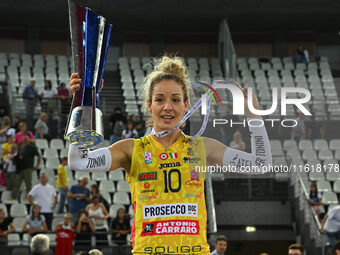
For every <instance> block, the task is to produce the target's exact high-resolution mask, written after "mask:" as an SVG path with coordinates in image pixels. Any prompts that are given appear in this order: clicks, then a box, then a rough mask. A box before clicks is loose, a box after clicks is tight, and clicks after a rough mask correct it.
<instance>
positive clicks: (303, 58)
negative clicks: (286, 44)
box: [294, 45, 309, 64]
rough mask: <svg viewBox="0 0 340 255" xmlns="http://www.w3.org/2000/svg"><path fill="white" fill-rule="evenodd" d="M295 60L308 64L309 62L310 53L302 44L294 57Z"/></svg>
mask: <svg viewBox="0 0 340 255" xmlns="http://www.w3.org/2000/svg"><path fill="white" fill-rule="evenodd" d="M294 62H295V64H296V63H305V64H307V63H308V62H309V54H308V51H307V50H305V49H304V48H303V46H302V45H300V46H299V47H298V48H297V50H296V55H295V58H294Z"/></svg>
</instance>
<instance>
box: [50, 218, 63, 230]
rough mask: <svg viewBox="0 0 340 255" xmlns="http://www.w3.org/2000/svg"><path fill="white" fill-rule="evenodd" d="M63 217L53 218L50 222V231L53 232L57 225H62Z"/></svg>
mask: <svg viewBox="0 0 340 255" xmlns="http://www.w3.org/2000/svg"><path fill="white" fill-rule="evenodd" d="M63 220H64V216H54V217H53V220H52V230H53V231H54V230H55V229H56V227H57V225H58V224H60V223H62V222H63Z"/></svg>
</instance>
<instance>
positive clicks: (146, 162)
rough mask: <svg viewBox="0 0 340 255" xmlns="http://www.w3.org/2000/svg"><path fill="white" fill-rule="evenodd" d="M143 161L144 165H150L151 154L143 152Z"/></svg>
mask: <svg viewBox="0 0 340 255" xmlns="http://www.w3.org/2000/svg"><path fill="white" fill-rule="evenodd" d="M144 160H145V164H147V165H149V164H152V153H151V152H148V151H145V152H144Z"/></svg>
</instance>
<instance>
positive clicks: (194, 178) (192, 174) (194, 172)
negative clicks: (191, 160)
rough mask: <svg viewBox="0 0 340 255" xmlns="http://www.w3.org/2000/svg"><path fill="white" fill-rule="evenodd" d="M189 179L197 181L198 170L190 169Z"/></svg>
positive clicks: (198, 177) (198, 176)
mask: <svg viewBox="0 0 340 255" xmlns="http://www.w3.org/2000/svg"><path fill="white" fill-rule="evenodd" d="M190 179H191V180H196V181H199V179H200V173H199V172H198V171H196V170H191V172H190Z"/></svg>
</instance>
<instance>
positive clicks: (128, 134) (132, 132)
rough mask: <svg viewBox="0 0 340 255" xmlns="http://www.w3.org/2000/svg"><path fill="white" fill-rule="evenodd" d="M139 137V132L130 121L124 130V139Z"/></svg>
mask: <svg viewBox="0 0 340 255" xmlns="http://www.w3.org/2000/svg"><path fill="white" fill-rule="evenodd" d="M137 137H138V133H137V131H136V129H134V128H133V124H132V122H129V123H128V124H127V125H126V127H125V129H124V130H123V132H122V139H127V138H137Z"/></svg>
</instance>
